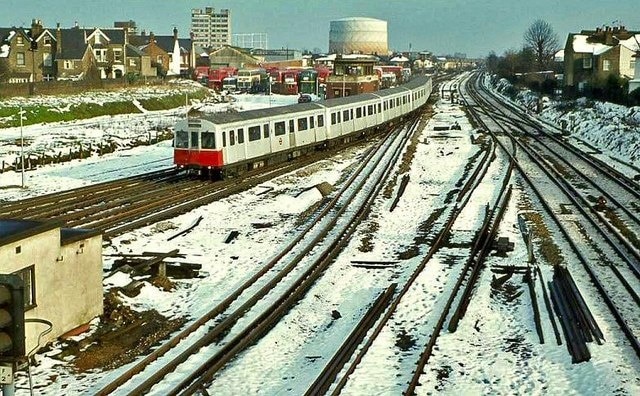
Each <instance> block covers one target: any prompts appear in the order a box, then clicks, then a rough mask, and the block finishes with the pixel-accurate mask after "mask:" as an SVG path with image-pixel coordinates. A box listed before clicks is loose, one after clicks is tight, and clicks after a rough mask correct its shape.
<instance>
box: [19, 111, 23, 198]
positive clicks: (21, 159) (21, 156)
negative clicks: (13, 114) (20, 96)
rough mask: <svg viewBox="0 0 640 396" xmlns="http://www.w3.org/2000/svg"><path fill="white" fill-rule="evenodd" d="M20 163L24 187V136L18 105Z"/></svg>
mask: <svg viewBox="0 0 640 396" xmlns="http://www.w3.org/2000/svg"><path fill="white" fill-rule="evenodd" d="M20 163H21V164H22V188H24V137H23V134H22V106H20Z"/></svg>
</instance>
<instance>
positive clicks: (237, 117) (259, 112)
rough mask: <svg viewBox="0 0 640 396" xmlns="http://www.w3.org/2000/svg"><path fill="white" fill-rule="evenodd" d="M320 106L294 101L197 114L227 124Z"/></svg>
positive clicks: (314, 108)
mask: <svg viewBox="0 0 640 396" xmlns="http://www.w3.org/2000/svg"><path fill="white" fill-rule="evenodd" d="M321 108H323V106H321V105H319V104H318V103H314V102H310V103H294V104H291V105H286V106H277V107H267V108H264V109H254V110H247V111H240V112H237V113H200V114H198V115H197V116H198V117H199V118H202V119H204V120H207V121H211V122H213V123H214V124H229V123H233V122H238V121H251V120H254V119H260V118H264V117H273V116H278V115H284V114H295V113H301V112H305V111H309V110H317V109H321Z"/></svg>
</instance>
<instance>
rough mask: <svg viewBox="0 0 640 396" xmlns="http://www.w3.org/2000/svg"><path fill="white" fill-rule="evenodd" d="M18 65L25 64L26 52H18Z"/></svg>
mask: <svg viewBox="0 0 640 396" xmlns="http://www.w3.org/2000/svg"><path fill="white" fill-rule="evenodd" d="M16 65H18V66H24V52H17V53H16Z"/></svg>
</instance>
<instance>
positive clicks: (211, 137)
mask: <svg viewBox="0 0 640 396" xmlns="http://www.w3.org/2000/svg"><path fill="white" fill-rule="evenodd" d="M202 148H203V149H214V148H216V135H215V133H213V132H202Z"/></svg>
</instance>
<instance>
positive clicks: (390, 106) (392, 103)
mask: <svg viewBox="0 0 640 396" xmlns="http://www.w3.org/2000/svg"><path fill="white" fill-rule="evenodd" d="M393 107H394V101H393V99H391V100H390V101H389V108H390V109H393Z"/></svg>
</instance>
